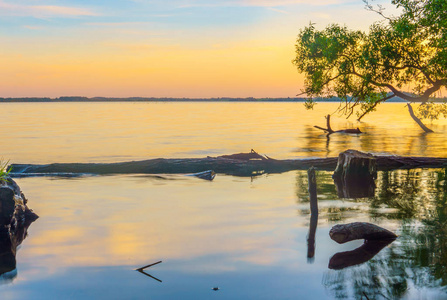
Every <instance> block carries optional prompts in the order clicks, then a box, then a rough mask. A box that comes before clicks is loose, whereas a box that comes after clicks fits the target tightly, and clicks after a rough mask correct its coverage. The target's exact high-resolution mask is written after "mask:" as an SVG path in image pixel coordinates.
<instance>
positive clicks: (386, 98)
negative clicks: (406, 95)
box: [357, 94, 396, 121]
mask: <svg viewBox="0 0 447 300" xmlns="http://www.w3.org/2000/svg"><path fill="white" fill-rule="evenodd" d="M394 97H396V95H394V94H391V95H390V96H388V97H385V98H382V99H380V100H378V101H376V103H374V105H373V106H371V107H370V108H368V109H367V110H365V111H364V112H363V114H362V115H361V116H360V117H359V118H358V119H357V121H360V120H361V119H362V118H363V117H364V116H366V114H368V113H369V112H370V111H372V110H373V109H374V108H376V106H377V105H379V104H380V103H382V102H384V101H386V100H389V99H391V98H394Z"/></svg>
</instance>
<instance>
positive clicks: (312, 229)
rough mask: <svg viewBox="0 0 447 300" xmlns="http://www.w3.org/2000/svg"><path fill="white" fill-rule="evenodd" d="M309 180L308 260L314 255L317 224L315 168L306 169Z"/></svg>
mask: <svg viewBox="0 0 447 300" xmlns="http://www.w3.org/2000/svg"><path fill="white" fill-rule="evenodd" d="M307 178H308V181H309V198H310V213H311V216H310V225H309V234H308V236H307V258H308V260H309V261H311V259H313V257H314V256H315V233H316V232H317V224H318V199H317V178H316V176H315V168H314V167H311V168H310V169H309V170H308V171H307Z"/></svg>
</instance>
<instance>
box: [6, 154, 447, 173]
mask: <svg viewBox="0 0 447 300" xmlns="http://www.w3.org/2000/svg"><path fill="white" fill-rule="evenodd" d="M374 157H375V158H376V161H377V169H378V170H380V171H389V170H393V169H412V168H423V167H427V168H430V167H431V168H442V167H446V166H447V158H433V157H401V156H374ZM337 161H338V158H336V157H329V158H316V159H285V160H277V159H271V158H268V157H266V159H240V157H238V158H225V157H224V156H219V157H206V158H179V159H164V158H157V159H149V160H143V161H131V162H120V163H102V164H95V163H68V164H60V163H55V164H48V165H30V164H13V165H12V170H13V173H12V174H11V175H12V176H15V177H20V176H48V175H50V176H64V175H65V176H76V175H82V174H186V173H198V172H203V171H204V170H214V171H215V172H216V173H223V174H229V175H235V176H252V175H253V174H262V173H282V172H287V171H291V170H307V169H309V168H310V167H311V166H314V167H316V168H318V169H319V170H328V171H332V170H334V169H335V167H336V165H337Z"/></svg>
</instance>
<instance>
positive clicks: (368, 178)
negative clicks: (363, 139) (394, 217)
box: [332, 150, 377, 198]
mask: <svg viewBox="0 0 447 300" xmlns="http://www.w3.org/2000/svg"><path fill="white" fill-rule="evenodd" d="M332 178H333V179H334V182H335V185H336V187H337V191H338V196H339V197H340V198H363V197H372V196H374V190H375V188H376V185H375V183H374V179H376V178H377V163H376V159H375V157H374V156H373V155H372V154H369V153H363V152H360V151H357V150H347V151H345V152H342V153H340V155H339V156H338V163H337V167H336V168H335V171H334V174H333V175H332Z"/></svg>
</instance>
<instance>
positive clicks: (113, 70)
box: [0, 41, 300, 97]
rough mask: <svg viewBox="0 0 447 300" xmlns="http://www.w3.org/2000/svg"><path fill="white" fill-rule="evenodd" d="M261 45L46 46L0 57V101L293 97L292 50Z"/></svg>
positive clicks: (295, 81) (296, 78)
mask: <svg viewBox="0 0 447 300" xmlns="http://www.w3.org/2000/svg"><path fill="white" fill-rule="evenodd" d="M268 44H269V43H265V41H263V42H261V41H250V42H247V43H242V42H239V43H237V44H233V45H230V46H222V45H219V44H214V45H211V46H209V47H206V48H198V49H194V48H191V47H187V48H185V47H181V46H178V45H174V46H165V47H161V46H151V45H146V44H127V45H121V46H120V45H118V46H117V45H110V44H109V45H103V46H102V51H103V52H102V51H100V53H97V52H94V53H90V52H89V48H88V47H80V48H79V49H73V50H72V49H60V48H61V47H62V46H61V45H56V46H51V47H50V46H48V47H44V48H43V49H40V50H39V51H38V52H37V53H33V50H32V49H30V50H27V51H21V52H20V54H13V53H7V55H2V56H1V57H0V64H1V65H2V67H3V68H5V69H8V70H11V71H10V72H8V73H6V72H0V82H1V83H0V87H1V89H2V94H3V95H2V96H3V97H14V96H50V97H58V96H64V95H65V96H66V95H81V96H90V97H92V96H108V97H114V96H116V97H129V96H146V97H252V96H253V97H294V96H295V95H296V94H297V93H299V91H300V88H299V85H298V83H299V81H300V75H299V74H298V73H297V71H296V70H295V67H294V66H293V65H292V63H291V60H292V59H293V55H294V49H293V44H291V45H290V47H289V48H286V47H284V45H277V44H275V43H274V42H272V43H271V46H269V45H268ZM54 48H55V49H56V50H54ZM24 87H25V88H24ZM50 90H51V92H48V91H50Z"/></svg>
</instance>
